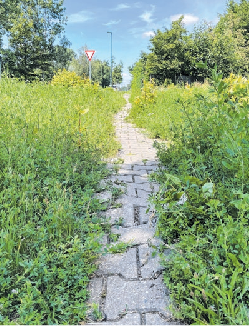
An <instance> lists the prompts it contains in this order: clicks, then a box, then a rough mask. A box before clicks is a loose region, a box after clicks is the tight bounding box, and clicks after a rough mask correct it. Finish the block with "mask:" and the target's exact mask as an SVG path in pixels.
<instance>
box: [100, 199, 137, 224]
mask: <svg viewBox="0 0 249 327" xmlns="http://www.w3.org/2000/svg"><path fill="white" fill-rule="evenodd" d="M106 217H107V218H109V217H110V218H111V219H110V223H111V224H112V225H113V224H115V223H116V221H117V220H119V218H123V225H124V226H126V227H129V226H134V206H133V204H130V203H126V204H124V205H123V206H122V208H113V209H109V210H107V211H106Z"/></svg>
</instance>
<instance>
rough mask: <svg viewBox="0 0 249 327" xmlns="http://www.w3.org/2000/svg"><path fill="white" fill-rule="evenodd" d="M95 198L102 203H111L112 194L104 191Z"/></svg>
mask: <svg viewBox="0 0 249 327" xmlns="http://www.w3.org/2000/svg"><path fill="white" fill-rule="evenodd" d="M95 197H96V198H97V199H98V200H101V201H109V200H111V198H112V192H110V191H104V192H101V193H97V194H96V196H95Z"/></svg>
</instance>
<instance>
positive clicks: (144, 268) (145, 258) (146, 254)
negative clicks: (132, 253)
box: [139, 244, 162, 278]
mask: <svg viewBox="0 0 249 327" xmlns="http://www.w3.org/2000/svg"><path fill="white" fill-rule="evenodd" d="M154 251H155V249H153V248H151V247H149V246H148V245H147V244H143V245H140V246H139V260H140V264H141V274H142V278H150V277H152V276H153V275H154V273H156V272H157V271H159V270H160V269H162V267H161V265H160V263H159V256H158V255H156V256H155V257H152V253H153V252H154Z"/></svg>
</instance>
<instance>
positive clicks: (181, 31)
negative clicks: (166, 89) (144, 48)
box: [136, 0, 249, 85]
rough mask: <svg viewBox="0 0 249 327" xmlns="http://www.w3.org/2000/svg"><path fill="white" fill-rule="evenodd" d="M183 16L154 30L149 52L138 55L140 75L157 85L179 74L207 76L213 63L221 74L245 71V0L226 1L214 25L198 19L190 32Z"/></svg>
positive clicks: (248, 33)
mask: <svg viewBox="0 0 249 327" xmlns="http://www.w3.org/2000/svg"><path fill="white" fill-rule="evenodd" d="M183 18H184V17H183V16H182V17H180V18H179V19H178V20H177V21H174V22H172V24H171V27H170V28H169V29H167V28H166V29H164V30H157V31H155V35H154V36H153V37H151V39H150V44H149V52H148V53H142V54H141V56H140V59H139V65H141V64H142V65H143V71H144V73H143V78H145V79H147V80H148V79H150V78H154V80H155V82H156V83H157V84H159V85H160V84H164V83H168V82H176V80H177V78H178V77H179V76H181V75H185V76H186V75H187V76H189V77H191V79H192V80H198V79H201V78H208V77H209V76H210V71H211V69H212V68H214V66H215V65H217V67H218V70H219V71H221V72H222V73H223V75H224V77H226V76H228V75H229V74H230V73H240V74H243V75H246V74H248V68H249V0H240V2H239V3H237V2H235V1H229V2H228V3H227V7H226V11H225V12H224V13H223V14H222V15H219V21H218V23H217V24H216V26H213V25H211V24H209V23H207V22H201V23H200V24H199V25H197V26H195V28H194V31H193V32H192V33H189V32H188V31H187V30H186V28H185V26H184V24H183ZM199 62H206V63H207V69H206V68H198V65H197V63H199ZM136 64H138V62H137V63H136Z"/></svg>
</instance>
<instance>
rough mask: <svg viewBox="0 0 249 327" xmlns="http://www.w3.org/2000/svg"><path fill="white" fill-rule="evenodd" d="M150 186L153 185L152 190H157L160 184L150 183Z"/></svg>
mask: <svg viewBox="0 0 249 327" xmlns="http://www.w3.org/2000/svg"><path fill="white" fill-rule="evenodd" d="M151 186H152V187H153V192H154V193H156V192H159V189H160V186H159V185H158V184H156V183H151Z"/></svg>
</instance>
